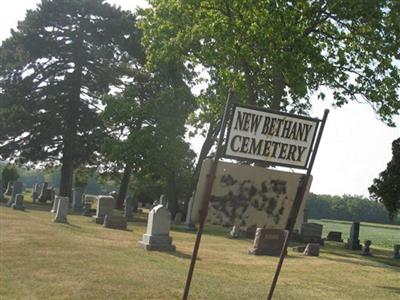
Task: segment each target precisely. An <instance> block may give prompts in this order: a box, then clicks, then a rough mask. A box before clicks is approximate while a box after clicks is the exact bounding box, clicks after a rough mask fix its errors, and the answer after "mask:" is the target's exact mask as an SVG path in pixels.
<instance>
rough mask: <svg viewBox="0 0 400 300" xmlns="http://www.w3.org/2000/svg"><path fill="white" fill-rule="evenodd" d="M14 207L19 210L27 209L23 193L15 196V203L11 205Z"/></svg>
mask: <svg viewBox="0 0 400 300" xmlns="http://www.w3.org/2000/svg"><path fill="white" fill-rule="evenodd" d="M11 207H12V208H14V209H18V210H25V207H24V195H23V194H18V195H16V197H15V203H13V204H12V205H11Z"/></svg>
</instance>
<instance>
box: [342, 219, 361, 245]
mask: <svg viewBox="0 0 400 300" xmlns="http://www.w3.org/2000/svg"><path fill="white" fill-rule="evenodd" d="M359 235H360V222H353V224H352V225H351V229H350V238H349V239H348V240H347V243H346V245H345V246H346V249H349V250H361V248H362V247H361V244H360V240H359Z"/></svg>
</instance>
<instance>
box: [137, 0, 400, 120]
mask: <svg viewBox="0 0 400 300" xmlns="http://www.w3.org/2000/svg"><path fill="white" fill-rule="evenodd" d="M149 2H150V4H151V5H152V7H151V8H149V9H147V10H145V12H144V15H145V18H144V19H143V20H142V22H141V26H142V28H143V29H144V43H145V45H146V46H147V49H148V52H149V57H150V61H151V62H155V61H160V60H162V61H168V60H169V59H171V57H172V58H176V57H177V56H178V57H180V58H181V59H182V60H184V61H187V62H188V63H187V67H188V69H191V70H193V71H196V69H195V67H196V66H202V67H204V68H205V70H206V71H207V72H208V74H209V76H210V82H209V83H210V86H209V89H208V92H209V93H212V94H219V93H220V92H219V91H218V90H221V87H225V88H224V89H223V90H225V91H226V90H227V89H228V88H229V87H232V86H235V90H236V93H238V98H239V99H240V100H241V101H244V102H247V103H249V104H258V105H266V106H269V107H272V108H275V109H280V110H294V111H299V112H304V111H306V110H307V108H308V107H309V96H310V95H311V94H312V93H313V92H316V91H319V88H320V87H322V86H324V87H328V88H331V89H333V91H334V101H335V104H337V105H342V104H344V103H346V102H347V101H348V100H349V99H352V100H354V99H364V100H365V101H368V102H369V103H370V104H371V105H372V106H373V107H374V108H375V110H376V111H377V113H378V114H379V116H380V117H381V118H382V119H383V120H384V121H386V122H387V123H388V124H392V125H393V123H392V117H393V116H394V115H396V114H398V113H399V110H400V103H399V101H398V87H399V83H400V75H399V65H398V64H396V63H395V61H396V60H399V58H400V52H399V51H400V50H399V48H400V26H399V24H400V16H399V14H398V11H399V10H400V3H399V2H398V1H393V0H376V1H368V2H366V1H362V0H355V1H334V2H332V1H306V0H301V1H294V2H293V1H280V0H270V1H255V0H245V1H242V0H241V1H234V0H230V1H215V0H206V1H178V0H173V1H170V0H168V1H167V0H151V1H149ZM217 88H218V90H217ZM320 97H324V95H323V94H320ZM222 99H224V98H222Z"/></svg>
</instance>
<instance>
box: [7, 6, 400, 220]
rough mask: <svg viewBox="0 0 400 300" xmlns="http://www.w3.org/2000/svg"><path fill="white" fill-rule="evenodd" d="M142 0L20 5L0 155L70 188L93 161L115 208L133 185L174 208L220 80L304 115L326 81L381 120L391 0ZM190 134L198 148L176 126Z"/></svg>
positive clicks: (393, 9)
mask: <svg viewBox="0 0 400 300" xmlns="http://www.w3.org/2000/svg"><path fill="white" fill-rule="evenodd" d="M149 4H150V7H149V8H146V9H138V10H137V11H134V12H132V11H124V10H122V9H121V8H120V7H117V6H113V5H110V4H108V3H106V2H105V1H103V0H42V2H41V3H40V4H38V6H37V8H36V9H34V10H29V11H27V14H26V17H25V19H24V20H23V21H21V22H19V24H18V27H17V28H16V29H13V30H12V31H11V36H10V37H9V38H8V39H6V40H5V41H3V42H2V44H1V47H0V92H1V93H0V159H2V160H7V161H10V162H16V163H18V164H21V165H25V166H31V167H32V166H35V167H38V166H40V167H43V168H44V167H59V168H60V173H61V176H60V184H59V186H60V195H62V196H69V197H70V196H71V193H72V188H73V186H74V185H77V184H81V182H82V179H84V178H85V177H87V174H88V173H90V172H93V170H94V169H95V170H96V172H98V173H99V174H102V175H104V176H106V177H108V178H112V179H114V180H117V181H118V185H119V187H118V197H117V198H118V199H117V208H121V207H122V203H123V200H124V198H125V196H126V193H127V191H128V189H129V187H132V186H133V187H134V188H136V190H137V191H147V192H149V193H154V191H157V192H158V191H161V192H163V193H165V194H166V195H167V198H168V201H169V202H170V203H169V204H170V205H169V208H170V209H171V211H172V214H175V212H176V211H177V209H178V204H177V203H178V200H179V199H183V200H184V201H185V202H186V203H187V201H188V199H189V197H190V195H191V194H192V192H193V190H194V188H195V183H196V181H197V178H198V175H199V171H200V167H201V164H202V162H203V160H204V159H205V158H207V157H210V156H213V149H214V148H213V146H214V145H215V141H216V137H217V136H218V133H219V130H220V126H221V114H222V110H223V107H224V103H225V98H226V94H227V91H228V89H229V88H232V87H233V88H234V91H235V94H234V100H235V101H236V102H241V103H244V104H250V105H257V106H262V107H269V108H272V109H275V110H280V111H286V112H293V113H299V114H305V115H306V114H307V113H308V112H309V109H310V107H311V103H310V97H311V96H312V95H315V94H317V95H318V97H319V98H320V99H322V100H323V99H324V98H325V95H324V94H323V93H322V92H321V89H320V88H321V87H326V88H330V89H332V90H333V97H334V99H333V102H334V104H335V105H336V106H341V105H344V104H345V103H347V102H348V101H352V100H364V101H367V102H368V103H370V104H371V106H372V107H373V108H374V109H375V111H376V113H377V115H378V116H379V117H380V118H381V119H382V121H383V122H385V123H386V124H388V125H389V126H394V122H393V118H394V117H395V116H396V115H398V114H399V111H400V102H399V101H398V96H399V95H398V86H399V83H400V71H399V65H398V64H395V63H393V61H395V60H396V59H398V57H399V49H400V38H399V36H400V29H399V27H398V26H397V24H399V23H400V16H399V14H398V11H399V9H400V7H399V3H398V1H394V0H380V1H375V2H373V3H372V2H371V3H366V2H365V1H361V0H357V1H344V0H343V1H335V2H330V1H309V0H301V1H296V2H287V1H253V0H246V1H243V0H242V1H239V0H234V1H213V0H207V1H174V0H171V1H165V0H152V1H149ZM201 82H203V83H206V85H205V86H206V87H205V88H203V89H202V90H201V91H200V92H199V93H197V94H193V93H192V88H193V87H194V86H196V85H197V84H198V83H201ZM189 128H190V129H189ZM196 134H200V135H202V136H204V138H205V142H204V144H203V146H202V149H201V151H200V154H199V157H198V158H197V159H196V156H195V154H194V153H193V151H192V150H191V149H190V146H189V144H188V142H187V141H186V139H185V137H186V136H188V135H189V136H193V135H196ZM85 174H86V175H85ZM83 181H84V180H83ZM136 190H135V191H136ZM391 201H393V200H391ZM387 207H393V206H387ZM395 207H396V206H395Z"/></svg>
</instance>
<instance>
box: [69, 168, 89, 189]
mask: <svg viewBox="0 0 400 300" xmlns="http://www.w3.org/2000/svg"><path fill="white" fill-rule="evenodd" d="M93 173H94V172H93V170H92V169H88V168H84V167H81V168H78V169H77V170H76V171H75V181H74V185H75V187H83V188H84V187H86V186H87V184H88V182H89V180H90V178H91V177H92V175H93Z"/></svg>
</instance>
